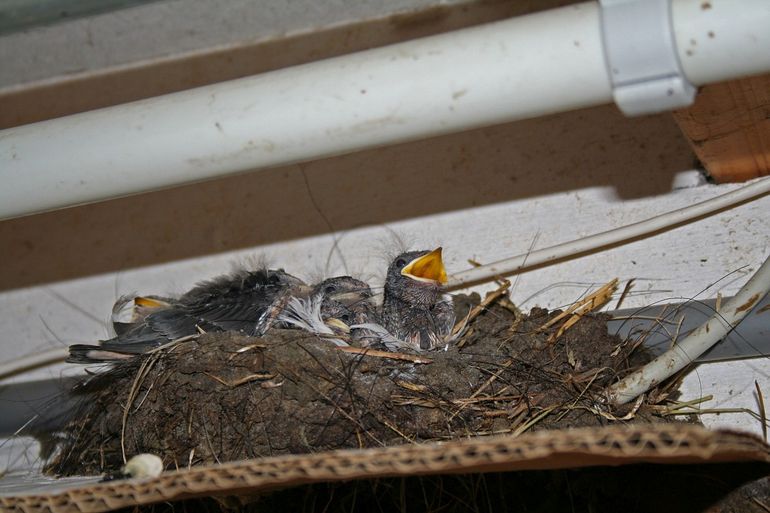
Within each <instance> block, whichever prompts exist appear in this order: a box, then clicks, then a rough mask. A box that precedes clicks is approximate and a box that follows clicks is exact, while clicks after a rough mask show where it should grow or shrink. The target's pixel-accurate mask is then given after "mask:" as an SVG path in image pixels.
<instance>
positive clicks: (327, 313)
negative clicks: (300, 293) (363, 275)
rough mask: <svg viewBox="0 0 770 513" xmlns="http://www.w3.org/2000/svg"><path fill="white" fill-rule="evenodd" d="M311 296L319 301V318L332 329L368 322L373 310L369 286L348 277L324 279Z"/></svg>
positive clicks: (315, 287)
mask: <svg viewBox="0 0 770 513" xmlns="http://www.w3.org/2000/svg"><path fill="white" fill-rule="evenodd" d="M311 294H312V295H313V296H315V297H317V298H320V299H321V318H322V319H323V320H324V322H326V324H327V325H329V326H330V327H332V329H335V328H342V325H348V326H349V325H352V324H360V323H363V322H368V321H367V318H368V316H369V314H370V312H372V311H373V308H374V305H373V304H372V290H371V289H370V288H369V285H367V284H366V283H365V282H363V281H361V280H357V279H355V278H352V277H350V276H337V277H334V278H329V279H326V280H324V281H322V282H320V283H318V284H317V285H315V286H314V287H313V291H312V293H311ZM340 323H341V324H340ZM342 329H344V328H342Z"/></svg>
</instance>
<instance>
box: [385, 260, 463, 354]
mask: <svg viewBox="0 0 770 513" xmlns="http://www.w3.org/2000/svg"><path fill="white" fill-rule="evenodd" d="M446 281H447V277H446V270H445V269H444V262H443V260H442V259H441V248H437V249H434V250H433V251H410V252H406V253H402V254H400V255H398V256H397V257H396V258H395V259H394V260H393V262H392V263H391V264H390V266H389V267H388V273H387V277H386V280H385V293H384V298H383V303H382V314H381V317H382V325H383V326H384V327H385V328H386V329H387V330H388V332H390V334H391V335H393V336H394V337H395V338H396V339H398V340H401V341H403V342H406V343H408V344H409V345H410V346H412V347H413V348H415V349H421V350H429V349H435V348H437V347H440V346H443V345H445V343H446V342H445V338H446V337H447V336H448V335H449V334H450V333H451V331H452V327H453V326H454V321H455V314H454V306H453V304H452V298H451V296H449V295H448V294H445V293H444V284H445V283H446Z"/></svg>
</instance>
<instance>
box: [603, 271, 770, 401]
mask: <svg viewBox="0 0 770 513" xmlns="http://www.w3.org/2000/svg"><path fill="white" fill-rule="evenodd" d="M769 291H770V257H769V258H768V259H767V260H765V263H764V264H762V266H761V267H760V268H759V270H758V271H757V272H756V273H755V274H754V276H752V277H751V278H750V279H749V281H748V282H746V285H744V286H743V288H742V289H741V290H740V291H739V292H738V294H736V295H735V296H734V297H732V298H731V299H730V300H729V301H727V302H726V303H725V304H724V306H723V307H722V309H721V310H720V311H719V312H716V313H715V314H714V315H713V316H712V317H711V318H710V319H709V320H708V321H706V323H705V324H703V325H702V326H700V327H699V328H697V329H696V330H695V331H693V332H692V333H690V334H689V335H688V336H687V337H685V339H684V340H682V341H681V342H679V343H677V344H676V345H675V346H674V347H672V348H671V349H669V350H668V351H666V352H665V353H663V354H662V355H660V356H658V357H657V358H655V359H654V360H653V361H651V362H650V363H648V364H647V365H645V366H644V367H642V368H641V369H639V370H638V371H636V372H634V373H632V374H629V375H628V376H626V377H625V378H623V379H622V380H621V381H619V382H618V383H616V384H614V385H612V386H611V387H610V388H609V389H608V399H609V401H610V402H611V403H612V404H615V405H620V404H625V403H627V402H629V401H632V400H633V399H635V398H636V397H638V396H639V395H641V394H643V393H644V392H646V391H647V390H649V389H651V388H652V387H654V386H656V385H658V384H659V383H661V382H662V381H664V380H666V379H667V378H669V377H671V376H673V375H674V374H676V373H677V372H679V371H680V370H682V369H683V368H684V367H685V366H687V365H689V364H691V363H692V362H694V361H695V359H696V358H698V357H699V356H700V355H702V354H703V353H705V352H706V351H707V350H708V349H709V348H711V346H713V345H714V344H716V343H717V342H719V341H720V340H722V339H723V338H724V337H725V336H726V335H727V334H728V333H729V332H730V331H731V330H732V329H733V328H734V327H735V326H737V325H738V323H739V322H741V320H742V319H743V318H744V317H745V316H746V314H748V313H749V312H750V311H751V309H752V307H753V306H754V305H756V304H757V303H758V302H759V301H761V300H762V298H764V297H765V295H767V293H768V292H769Z"/></svg>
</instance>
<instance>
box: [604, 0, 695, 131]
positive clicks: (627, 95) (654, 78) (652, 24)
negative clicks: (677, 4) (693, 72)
mask: <svg viewBox="0 0 770 513" xmlns="http://www.w3.org/2000/svg"><path fill="white" fill-rule="evenodd" d="M599 3H600V5H601V26H602V40H603V43H604V55H605V59H606V63H607V69H608V71H609V75H610V77H611V80H612V95H613V98H614V99H615V103H616V104H617V105H618V107H619V108H620V110H621V111H622V112H623V114H625V115H626V116H640V115H644V114H653V113H655V112H662V111H666V110H671V109H677V108H680V107H686V106H688V105H690V104H692V102H693V100H694V99H695V93H696V88H695V86H693V85H692V84H691V83H690V82H689V81H688V80H687V77H686V76H685V75H684V73H683V72H682V68H681V65H680V63H679V56H678V54H677V48H676V41H675V39H674V30H673V24H672V20H671V0H600V2H599Z"/></svg>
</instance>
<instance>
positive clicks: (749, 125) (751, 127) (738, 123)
mask: <svg viewBox="0 0 770 513" xmlns="http://www.w3.org/2000/svg"><path fill="white" fill-rule="evenodd" d="M674 118H675V119H676V121H677V123H678V124H679V127H680V128H681V130H682V132H684V134H685V136H687V138H688V139H689V140H690V144H691V145H692V147H693V149H694V150H695V153H696V155H697V156H698V158H699V159H700V160H701V162H703V164H704V165H705V167H706V171H708V173H709V174H710V175H711V176H712V177H713V178H714V180H715V181H717V182H742V181H745V180H749V179H751V178H756V177H759V176H764V175H768V174H770V75H761V76H758V77H750V78H744V79H740V80H732V81H729V82H723V83H720V84H713V85H709V86H705V87H703V88H701V91H700V92H699V94H698V97H697V99H696V100H695V104H694V105H692V106H691V107H689V108H687V109H682V110H679V111H677V112H675V113H674Z"/></svg>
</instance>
